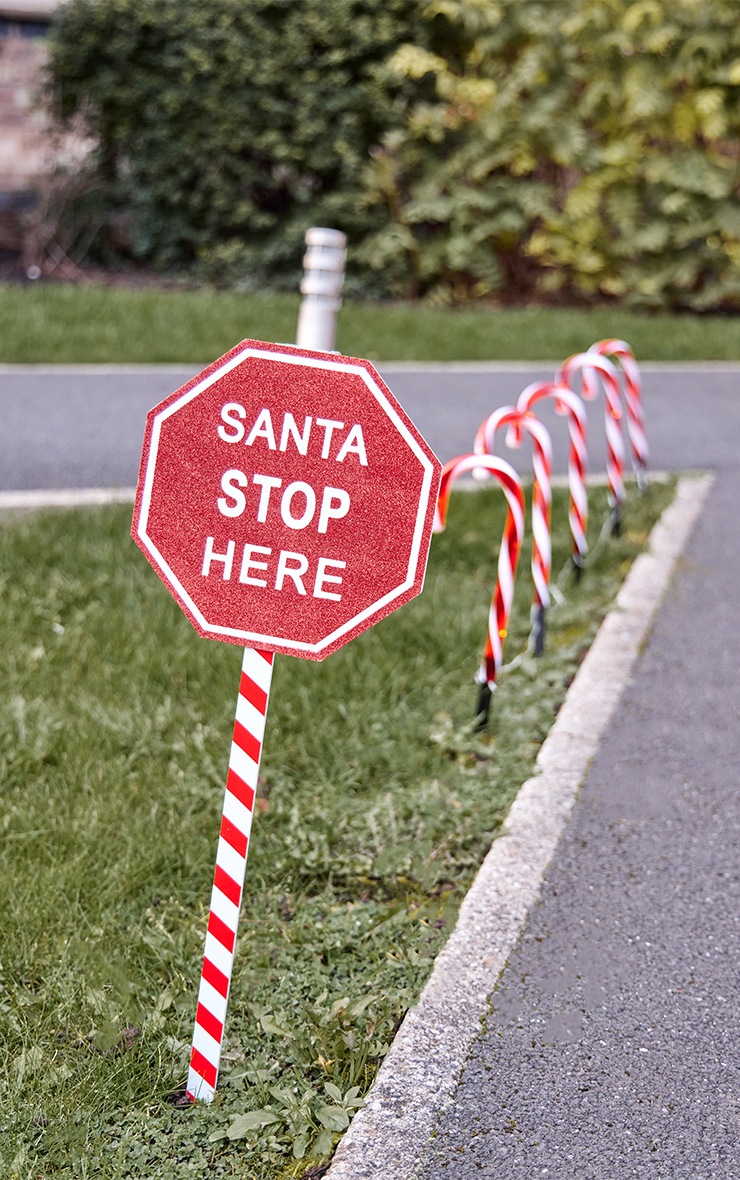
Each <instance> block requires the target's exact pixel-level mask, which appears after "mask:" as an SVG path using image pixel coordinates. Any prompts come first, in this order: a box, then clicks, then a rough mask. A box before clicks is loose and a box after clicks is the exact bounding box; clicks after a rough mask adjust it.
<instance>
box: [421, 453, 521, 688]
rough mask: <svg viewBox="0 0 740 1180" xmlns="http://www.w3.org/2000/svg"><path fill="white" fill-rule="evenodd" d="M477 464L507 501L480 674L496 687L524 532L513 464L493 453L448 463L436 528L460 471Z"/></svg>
mask: <svg viewBox="0 0 740 1180" xmlns="http://www.w3.org/2000/svg"><path fill="white" fill-rule="evenodd" d="M476 468H484V469H485V470H486V471H487V472H488V473H489V474H490V475H492V476H494V477H495V478H496V479H497V480H498V482H499V484H500V485H501V487H502V489H503V492H504V495H505V496H506V500H507V504H508V512H507V514H506V524H505V526H504V535H503V538H502V540H501V547H500V549H499V552H498V568H497V578H496V586H495V589H494V592H493V597H492V599H491V606H490V609H489V612H488V637H487V639H486V646H485V649H484V652H483V662H482V663H481V666H480V670H479V672H478V677H477V679H478V682H479V683H480V684H487V685H488V687H489V688H490V689H491V690H493V689H494V688H495V687H496V680H497V677H498V673H499V670H500V668H501V665H502V663H503V641H504V639H505V638H506V635H507V632H508V629H509V616H510V614H511V604H512V602H513V599H514V579H515V577H516V568H517V564H518V562H519V550H520V549H521V544H522V536H523V533H524V491H523V488H522V484H521V480H520V479H519V476H518V475H517V473H516V471H515V470H514V468H513V467H512V466H511V465H510V464H509V463H506V462H505V461H504V460H503V459H497V458H495V456H493V455H460V456H458V458H456V459H451V460H450V461H449V463H445V465H444V467H443V468H442V480H441V483H440V485H439V496H438V499H437V510H436V513H435V517H434V531H435V532H436V533H440V532H442V530H443V529H444V527H445V524H446V523H447V509H448V507H449V503H450V491H451V490H452V484H453V483H454V482H455V480H456V479H459V478H460V476H461V475H466V474H468V473H469V472H472V471H474V470H475V469H476Z"/></svg>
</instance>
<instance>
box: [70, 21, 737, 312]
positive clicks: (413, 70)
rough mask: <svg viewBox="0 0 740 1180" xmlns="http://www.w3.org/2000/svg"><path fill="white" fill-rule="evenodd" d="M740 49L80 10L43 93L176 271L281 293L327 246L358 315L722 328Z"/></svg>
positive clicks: (633, 34) (731, 268)
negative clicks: (624, 309)
mask: <svg viewBox="0 0 740 1180" xmlns="http://www.w3.org/2000/svg"><path fill="white" fill-rule="evenodd" d="M739 47H740V26H739V25H738V22H737V7H736V3H735V0H578V3H576V2H575V0H547V2H545V0H250V2H249V3H245V0H211V2H210V3H209V4H208V5H202V4H200V3H198V2H197V0H71V3H69V4H68V5H67V7H66V8H65V9H64V10H63V13H62V16H61V19H60V21H59V23H58V27H57V31H56V37H55V41H54V46H53V51H52V57H51V78H52V80H53V92H54V94H55V100H56V102H57V106H58V110H59V112H60V114H61V116H62V118H67V119H68V118H71V117H73V116H74V117H79V115H80V113H82V114H83V115H84V117H85V119H86V122H87V125H88V127H89V129H90V132H91V134H92V136H93V139H94V141H95V143H96V145H97V153H98V161H99V167H100V169H101V171H102V174H103V177H104V179H105V183H106V186H107V188H106V191H107V193H108V195H109V200H110V201H111V203H113V204H116V205H118V206H120V207H121V208H122V209H123V210H125V211H126V216H127V233H128V239H129V240H128V248H129V250H130V252H131V253H132V254H133V255H134V256H135V257H137V258H142V259H145V260H147V261H150V262H153V263H154V264H156V265H158V266H163V267H172V266H183V265H186V266H192V265H193V264H197V265H199V266H201V267H204V268H206V270H207V271H208V272H209V273H210V274H211V275H212V276H218V275H220V274H222V275H224V276H233V275H235V274H237V273H238V274H240V275H244V274H247V275H249V276H251V278H252V281H253V282H255V283H256V282H259V281H262V280H264V279H265V278H266V277H267V276H268V275H269V276H271V278H272V281H275V280H276V279H278V278H279V277H280V276H281V275H283V276H284V275H286V274H287V273H288V272H289V270H290V268H291V266H292V267H293V268H295V266H296V265H297V263H298V262H299V260H300V254H301V239H302V235H303V232H304V230H305V229H306V228H307V227H308V225H311V224H329V225H335V226H338V227H340V228H342V229H344V230H345V231H346V232H347V233H348V235H349V237H350V242H351V245H352V247H353V273H354V274H355V276H356V277H357V280H358V282H361V283H362V286H363V289H365V290H375V291H382V292H385V293H391V294H399V295H409V294H426V295H429V296H432V297H436V298H438V299H441V300H451V299H459V298H470V297H486V296H491V295H498V296H500V297H503V298H511V297H516V298H532V297H533V296H534V297H542V296H544V297H557V298H569V299H573V298H586V299H594V298H597V299H601V298H614V297H616V298H620V299H623V300H625V301H627V302H631V303H634V304H637V305H640V306H647V307H672V308H681V307H691V308H695V309H710V308H712V309H717V308H728V307H735V308H736V307H738V306H740V281H739V280H738V277H737V276H738V263H740V244H739V239H740V232H739V229H740V206H739V205H738V195H739V194H738V154H739V147H738V144H739V142H740V139H739V136H738V132H739V131H740V113H739V111H738V91H739V88H740V65H738V48H739ZM291 281H294V276H293V275H291Z"/></svg>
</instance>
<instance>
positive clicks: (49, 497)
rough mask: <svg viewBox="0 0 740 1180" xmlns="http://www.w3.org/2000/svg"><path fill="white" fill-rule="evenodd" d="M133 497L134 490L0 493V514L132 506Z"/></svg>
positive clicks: (110, 489) (94, 489) (43, 489)
mask: <svg viewBox="0 0 740 1180" xmlns="http://www.w3.org/2000/svg"><path fill="white" fill-rule="evenodd" d="M135 496H136V489H135V488H70V489H68V490H67V489H60V490H55V489H53V488H50V489H48V490H47V489H45V488H41V489H38V490H36V489H34V490H32V491H23V492H0V512H18V511H25V510H27V509H31V510H34V509H38V508H84V507H87V506H89V505H96V504H126V503H131V504H133V502H134V498H135Z"/></svg>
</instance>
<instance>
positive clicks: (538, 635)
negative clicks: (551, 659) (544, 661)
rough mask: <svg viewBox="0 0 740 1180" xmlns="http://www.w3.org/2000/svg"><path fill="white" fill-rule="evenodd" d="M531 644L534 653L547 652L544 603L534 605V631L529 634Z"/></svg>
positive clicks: (536, 654)
mask: <svg viewBox="0 0 740 1180" xmlns="http://www.w3.org/2000/svg"><path fill="white" fill-rule="evenodd" d="M529 646H530V649H531V651H532V655H535V656H541V655H544V654H545V607H544V606H543V605H542V603H538V602H536V603H534V605H533V606H532V631H531V633H530V636H529Z"/></svg>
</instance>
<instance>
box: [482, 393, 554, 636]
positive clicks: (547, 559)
mask: <svg viewBox="0 0 740 1180" xmlns="http://www.w3.org/2000/svg"><path fill="white" fill-rule="evenodd" d="M504 426H508V428H509V430H508V433H507V436H506V442H507V444H508V445H509V446H511V447H519V446H521V442H522V431H525V432H526V433H527V434H529V435H531V437H532V465H533V474H534V481H533V485H532V581H533V583H534V602H533V605H532V623H533V627H532V636H531V641H530V642H531V648H532V650H533V651H534V654H535V655H538V656H540V655H542V653H543V651H544V649H545V611H546V609H547V607H548V606H549V605H550V572H551V568H552V544H551V539H550V511H551V507H552V490H551V482H550V481H551V472H552V444H551V442H550V435H549V432H548V430H547V427H546V426H545V425H544V423H542V422H540V421H539V419H538V418H536V417H535V415H534V414H533V413H531V412H529V413H522V411H521V410H518V409H516V407H514V406H504V407H503V408H502V409H499V410H494V412H493V413H492V414H489V416H488V417H487V418H486V420H485V422H482V423H481V425H480V426H479V427H478V432H477V434H476V436H475V442H474V444H473V450H474V451H475V453H476V454H478V455H480V454H486V453H487V454H493V452H494V451H495V449H496V445H495V444H496V432H497V431H498V430H500V429H501V428H502V427H504Z"/></svg>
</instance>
